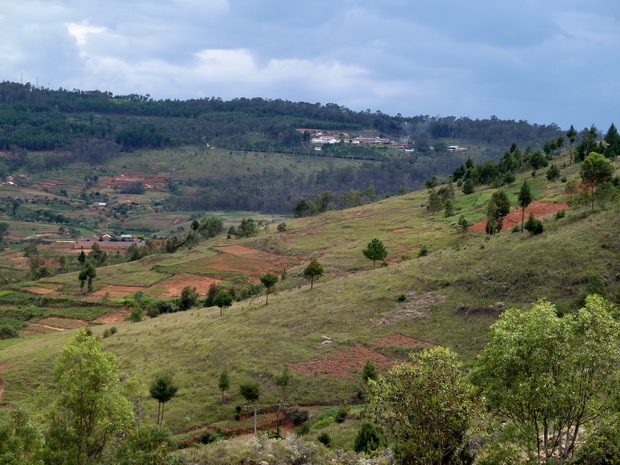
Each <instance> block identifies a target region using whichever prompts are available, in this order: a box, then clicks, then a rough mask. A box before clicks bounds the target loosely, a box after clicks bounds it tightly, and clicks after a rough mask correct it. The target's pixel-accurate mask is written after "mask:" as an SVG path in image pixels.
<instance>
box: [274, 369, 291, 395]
mask: <svg viewBox="0 0 620 465" xmlns="http://www.w3.org/2000/svg"><path fill="white" fill-rule="evenodd" d="M291 381H293V373H292V372H291V370H289V368H288V367H284V368H283V369H282V371H280V373H278V374H277V375H276V376H275V377H274V379H273V382H274V383H275V385H276V386H278V387H279V388H280V389H281V390H282V393H281V399H282V402H284V403H286V394H287V392H286V390H287V389H288V387H289V385H290V384H291Z"/></svg>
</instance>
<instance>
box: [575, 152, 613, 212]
mask: <svg viewBox="0 0 620 465" xmlns="http://www.w3.org/2000/svg"><path fill="white" fill-rule="evenodd" d="M614 170H615V168H614V165H612V164H611V163H610V162H609V160H607V158H605V156H604V155H601V154H600V153H596V152H591V153H590V154H589V155H588V156H587V157H586V159H585V160H584V161H583V162H582V163H581V168H580V174H581V182H583V184H584V185H585V186H586V187H588V188H589V189H590V196H591V197H592V209H593V210H594V190H595V189H596V186H598V185H599V184H600V183H602V182H604V181H607V180H608V179H609V178H610V177H611V176H612V175H613V174H614Z"/></svg>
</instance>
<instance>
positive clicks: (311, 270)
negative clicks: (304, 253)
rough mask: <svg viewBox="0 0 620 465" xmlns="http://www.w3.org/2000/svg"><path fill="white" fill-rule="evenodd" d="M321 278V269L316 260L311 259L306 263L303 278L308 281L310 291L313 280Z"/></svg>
mask: <svg viewBox="0 0 620 465" xmlns="http://www.w3.org/2000/svg"><path fill="white" fill-rule="evenodd" d="M321 276H323V267H322V266H321V264H320V263H319V262H318V260H317V259H316V258H313V259H312V260H311V261H310V263H308V266H306V267H305V268H304V278H306V279H309V280H310V289H312V285H313V284H314V280H315V278H320V277H321Z"/></svg>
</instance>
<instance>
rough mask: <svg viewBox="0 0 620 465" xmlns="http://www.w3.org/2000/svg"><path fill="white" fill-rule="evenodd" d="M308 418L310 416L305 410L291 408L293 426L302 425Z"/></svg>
mask: <svg viewBox="0 0 620 465" xmlns="http://www.w3.org/2000/svg"><path fill="white" fill-rule="evenodd" d="M309 418H310V416H309V415H308V411H307V410H298V409H295V410H293V414H292V420H293V423H294V424H295V426H299V425H303V424H304V423H305V422H307V421H308V419H309Z"/></svg>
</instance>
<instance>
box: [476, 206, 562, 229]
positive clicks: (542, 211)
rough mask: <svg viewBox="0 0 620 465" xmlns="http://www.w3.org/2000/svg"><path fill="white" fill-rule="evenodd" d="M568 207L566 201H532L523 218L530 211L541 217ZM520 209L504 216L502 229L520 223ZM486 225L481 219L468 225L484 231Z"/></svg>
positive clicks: (528, 214) (526, 216) (527, 215)
mask: <svg viewBox="0 0 620 465" xmlns="http://www.w3.org/2000/svg"><path fill="white" fill-rule="evenodd" d="M567 208H568V204H567V203H566V202H533V203H531V204H530V205H529V206H528V207H527V208H526V209H525V220H526V221H527V219H528V217H529V216H530V213H534V217H536V218H541V217H543V216H546V215H551V214H552V213H555V212H558V211H560V210H566V209H567ZM521 215H522V212H521V209H520V208H517V209H516V210H513V211H511V212H510V213H508V215H506V217H505V218H504V225H503V227H502V231H503V230H506V229H510V228H512V227H514V225H516V224H521ZM486 225H487V221H486V220H484V221H481V222H480V223H476V224H474V225H471V226H470V227H469V229H470V230H472V231H481V232H484V231H485V228H486Z"/></svg>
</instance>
